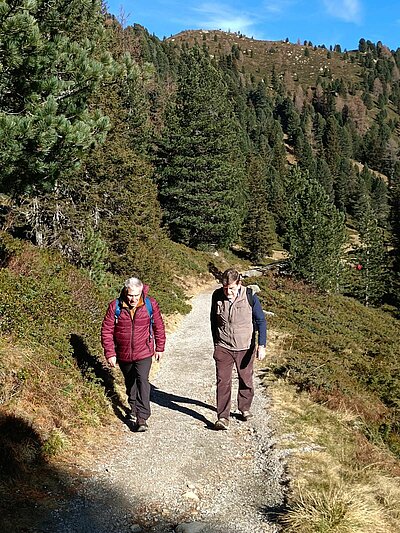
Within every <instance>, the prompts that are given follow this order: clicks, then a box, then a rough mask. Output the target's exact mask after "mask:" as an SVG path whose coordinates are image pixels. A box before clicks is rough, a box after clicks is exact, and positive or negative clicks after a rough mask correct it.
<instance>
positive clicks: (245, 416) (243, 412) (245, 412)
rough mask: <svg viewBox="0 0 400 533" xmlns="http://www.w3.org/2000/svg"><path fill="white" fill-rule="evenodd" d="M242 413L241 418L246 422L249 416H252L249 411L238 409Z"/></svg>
mask: <svg viewBox="0 0 400 533" xmlns="http://www.w3.org/2000/svg"><path fill="white" fill-rule="evenodd" d="M240 412H241V413H242V418H243V420H244V421H245V422H246V421H247V420H249V419H250V418H253V416H254V415H253V413H252V412H251V411H240Z"/></svg>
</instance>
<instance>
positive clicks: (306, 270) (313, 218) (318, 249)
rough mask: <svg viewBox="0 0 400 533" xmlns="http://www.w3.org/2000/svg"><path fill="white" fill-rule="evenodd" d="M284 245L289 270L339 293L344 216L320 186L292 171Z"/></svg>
mask: <svg viewBox="0 0 400 533" xmlns="http://www.w3.org/2000/svg"><path fill="white" fill-rule="evenodd" d="M290 178H291V182H292V187H293V189H292V190H293V194H292V196H291V198H290V202H289V215H288V223H287V225H288V232H287V245H288V250H289V253H290V263H291V268H292V269H293V271H294V272H295V273H296V274H297V275H299V276H301V277H302V278H303V279H305V280H307V281H309V282H312V283H315V284H316V285H317V286H318V287H320V288H321V289H324V290H339V288H340V283H341V272H342V266H341V258H342V254H343V251H342V249H343V245H344V243H345V225H344V215H343V214H342V213H340V212H339V211H338V210H337V209H336V207H335V206H334V205H333V204H332V202H331V200H330V198H329V196H328V195H327V194H326V192H325V190H324V188H323V187H322V185H321V184H320V183H319V182H318V181H317V180H316V179H313V178H310V177H309V176H308V175H307V174H303V173H301V172H300V171H299V170H298V169H296V168H294V169H293V170H292V173H291V176H290Z"/></svg>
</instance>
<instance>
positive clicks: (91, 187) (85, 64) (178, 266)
mask: <svg viewBox="0 0 400 533" xmlns="http://www.w3.org/2000/svg"><path fill="white" fill-rule="evenodd" d="M0 43H1V45H0V67H1V68H0V230H1V236H0V266H1V269H0V274H1V280H0V282H1V284H2V291H1V300H0V309H1V318H0V342H1V346H0V349H1V353H2V359H1V361H0V371H1V379H2V383H1V387H2V389H1V394H0V398H1V399H2V410H3V411H4V412H3V414H2V421H3V423H4V424H6V423H7V424H9V423H10V418H9V417H11V418H12V417H14V418H17V419H18V417H20V416H21V415H22V414H23V413H24V410H25V409H27V408H28V407H27V406H28V405H29V402H28V400H27V398H28V397H29V395H33V392H32V391H33V390H34V387H33V388H32V389H30V387H31V385H32V384H36V386H37V384H38V383H40V381H41V376H42V375H43V374H42V373H43V372H45V373H47V372H48V371H49V369H50V371H49V372H50V373H49V375H53V374H52V373H53V372H57V368H59V369H61V370H62V371H65V370H66V369H67V372H66V375H65V380H64V378H63V380H61V382H60V384H59V387H60V390H62V391H65V392H63V394H64V397H67V398H69V397H70V396H69V395H70V393H71V391H72V390H73V388H74V385H73V383H74V381H75V380H83V385H82V386H83V389H79V390H80V392H79V395H80V396H79V395H78V396H79V398H81V400H82V402H89V403H90V401H92V402H93V404H94V403H98V402H100V405H102V406H104V405H106V404H107V402H110V398H111V397H112V396H113V394H114V393H113V392H112V391H111V389H105V388H104V386H103V385H101V383H103V384H104V380H103V377H104V376H103V377H101V378H100V377H99V376H97V375H96V374H94V375H93V373H91V372H92V371H90V370H88V369H87V367H86V366H85V365H87V364H89V366H90V365H94V366H95V367H96V368H97V365H100V366H101V362H100V359H99V358H98V357H97V356H94V359H89V361H86V363H85V362H84V363H82V364H83V367H84V369H83V370H82V368H81V369H80V370H79V368H80V367H79V364H80V363H79V361H77V358H76V354H77V348H76V342H78V341H79V343H78V344H79V346H80V348H79V350H78V352H79V353H90V354H99V353H100V348H99V345H98V339H97V337H96V335H97V333H96V332H97V331H98V327H99V322H100V320H101V315H102V312H103V311H104V306H105V304H106V302H107V300H108V299H111V298H113V297H114V296H115V295H116V294H117V293H118V291H119V288H120V286H121V283H122V281H123V279H124V278H126V277H129V276H132V275H136V276H138V277H141V278H143V279H144V280H145V281H146V282H147V283H149V284H150V286H151V288H152V292H153V293H154V294H155V295H156V297H157V299H158V300H159V302H160V305H161V308H162V311H163V313H164V314H166V315H168V314H173V313H185V312H187V311H188V309H189V306H188V304H187V302H186V294H185V278H188V277H192V278H193V277H199V278H202V277H206V276H207V275H208V270H213V269H214V270H215V268H217V267H219V266H221V265H223V264H224V260H223V259H221V257H228V258H229V260H230V261H231V262H237V263H238V264H240V263H239V262H240V259H239V257H238V256H240V258H241V259H243V260H244V261H246V263H245V264H248V262H251V263H253V264H256V265H258V266H260V267H262V268H270V267H271V265H270V264H271V262H273V259H272V255H273V251H281V252H282V253H283V255H285V256H286V257H287V258H288V259H287V260H286V261H285V263H284V264H283V265H282V264H277V265H275V270H274V272H275V274H271V276H272V279H273V280H274V281H271V286H272V285H274V284H275V283H276V284H277V287H278V288H277V289H276V290H277V291H278V292H279V287H280V283H284V284H286V283H288V285H287V286H288V287H289V288H290V286H291V285H290V284H291V283H300V284H303V283H304V284H305V285H304V286H305V287H309V288H310V290H311V291H313V294H316V295H318V296H320V297H321V301H325V300H324V298H328V297H331V296H332V297H333V298H336V297H337V298H338V299H339V301H346V302H353V303H354V305H356V309H357V311H355V312H354V313H355V314H354V315H353V316H356V315H357V313H361V312H362V311H360V309H365V312H366V313H368V316H370V315H369V313H372V314H373V313H375V312H376V313H379V317H380V319H379V321H377V322H374V321H373V320H372V319H371V321H369V322H368V323H367V322H366V324H367V325H366V326H365V328H369V327H375V326H374V324H377V326H376V327H380V326H381V324H382V323H383V322H384V321H383V319H381V316H382V313H383V314H384V316H387V317H388V320H390V324H392V323H396V321H398V318H399V310H400V279H399V272H400V218H399V217H400V215H399V214H400V160H399V150H400V138H399V134H400V73H399V68H400V48H398V49H397V50H389V49H388V48H387V47H386V46H385V45H384V44H383V43H381V42H378V43H372V42H370V41H366V40H365V39H363V38H360V41H359V47H358V49H357V50H350V51H347V50H342V49H341V47H340V44H337V45H335V46H333V47H329V49H327V48H326V47H325V46H324V45H318V46H315V45H313V44H312V43H311V42H309V41H305V42H303V43H290V42H289V41H288V40H282V41H279V42H278V41H277V42H267V41H257V40H255V39H253V38H251V37H247V36H245V35H242V34H233V33H225V32H222V31H220V30H215V31H201V30H199V31H185V32H182V33H180V34H178V35H176V36H172V37H170V38H168V39H164V40H163V41H161V40H159V39H158V38H157V37H155V36H154V35H150V34H149V32H148V31H147V30H146V29H145V28H143V27H142V26H140V25H137V24H134V25H132V26H126V27H124V26H123V25H122V24H121V23H120V22H119V21H118V20H117V19H116V18H115V17H114V16H111V15H109V14H107V12H106V10H105V8H104V6H103V5H102V2H101V1H99V0H84V1H82V0H81V1H79V2H78V1H77V0H70V1H69V2H60V1H58V0H57V1H55V2H51V3H50V4H49V3H48V2H44V1H43V0H39V1H37V2H31V1H30V0H15V1H5V2H1V3H0ZM232 251H234V252H235V253H236V254H237V255H233V254H232ZM215 253H217V254H220V256H218V255H215ZM218 257H219V259H218ZM218 261H220V264H217V263H218ZM216 264H217V266H216ZM263 279H264V278H263ZM265 279H267V280H268V278H267V276H265ZM279 280H284V281H282V282H281V281H279ZM264 281H265V280H264ZM287 286H286V285H285V287H287ZM301 286H302V287H303V285H301ZM296 287H297V285H296ZM264 290H265V291H267V287H264ZM285 290H286V289H285ZM314 291H315V292H314ZM275 297H276V298H277V296H276V295H274V296H271V295H269V296H268V298H269V300H266V301H269V302H270V304H269V305H272V303H273V302H274V298H275ZM341 298H344V300H340V299H341ZM88 301H91V304H90V305H89V304H88ZM271 302H272V303H271ZM335 302H336V300H335ZM85 303H86V304H88V307H89V309H88V310H86V309H85ZM58 304H59V305H61V307H58ZM313 305H314V304H313ZM315 305H316V304H315ZM338 305H339V306H340V305H341V304H338ZM343 305H345V304H343ZM352 305H353V304H352ZM76 306H78V309H79V311H78V312H77V313H76V316H74V309H75V307H76ZM283 307H284V306H283ZM44 309H45V311H44ZM16 310H17V311H18V313H19V316H20V320H16V318H15V317H16V315H15V312H16ZM57 312H61V316H62V321H64V322H65V324H66V329H65V331H64V330H63V331H62V332H61V333H60V332H58V333H55V329H54V328H55V324H54V321H53V320H51V319H50V318H49V314H52V315H56V314H57ZM288 312H289V311H288V310H287V309H286V308H285V313H288ZM294 312H295V310H294V311H293V313H294ZM299 312H300V313H302V312H303V311H299ZM87 313H89V314H87ZM43 314H45V317H46V319H45V320H42V318H41V317H42V315H43ZM317 314H318V313H317ZM322 314H323V313H322ZM385 314H386V315H385ZM318 316H319V315H318ZM325 320H328V319H326V317H325V316H324V318H323V321H325ZM88 321H89V322H90V321H92V324H91V326H90V327H86V326H87V325H88ZM392 321H394V322H392ZM286 322H287V324H286V326H285V327H288V328H290V324H289V323H290V320H289V318H288V319H287V320H286V319H285V323H286ZM288 324H289V325H288ZM371 325H372V326H371ZM309 327H310V328H311V329H312V326H309ZM337 328H338V329H340V327H339V326H337ZM391 331H392V330H391ZM321 334H322V333H321ZM71 335H75V337H71ZM68 338H69V342H67V341H66V339H68ZM24 339H25V341H26V342H27V343H28V347H27V345H26V344H24ZM359 339H361V336H360V337H359ZM74 342H75V345H74ZM343 342H344V341H343ZM362 342H364V341H360V343H362ZM36 343H37V344H36ZM53 344H54V345H53ZM32 346H34V347H35V349H37V350H38V352H37V353H38V354H39V356H40V355H42V354H43V353H45V350H46V347H47V346H50V347H51V348H50V353H49V354H48V355H49V359H46V360H45V361H46V363H45V368H42V367H40V368H39V369H37V368H36V367H35V365H32V364H31V362H30V359H29V357H30V351H29V350H30V349H31V348H32ZM74 346H75V347H74ZM12 347H14V348H16V353H17V354H19V355H18V357H17V356H16V358H15V359H10V360H8V359H7V357H6V354H7V353H8V352H9V351H10V349H12ZM381 348H382V353H381V354H376V357H377V359H375V360H374V359H373V357H374V355H373V354H372V352H374V350H377V351H379V340H377V344H376V345H374V347H373V348H371V350H370V352H371V354H372V355H368V357H371V361H370V362H369V363H370V364H369V365H368V369H366V368H365V365H363V364H361V362H360V360H359V359H358V358H357V359H354V360H353V363H354V367H352V368H350V369H349V370H348V371H349V375H351V380H347V378H346V383H348V386H349V387H352V386H353V385H354V384H355V383H356V385H354V386H357V387H360V388H362V390H363V394H364V393H365V397H367V396H368V395H369V394H372V395H373V396H374V398H375V397H376V398H378V399H377V401H379V402H381V403H382V404H384V408H383V411H384V415H382V417H381V418H379V420H378V422H379V423H378V422H377V421H376V420H375V421H374V423H373V424H371V426H368V424H366V427H367V429H366V430H365V433H368V431H371V432H372V433H374V435H375V436H376V435H379V436H380V437H382V439H381V440H382V442H383V443H384V444H383V445H384V446H385V447H387V449H389V450H390V453H393V454H394V455H395V456H396V457H398V455H399V447H398V446H399V445H398V439H399V434H400V430H399V424H400V422H399V420H400V419H399V408H398V397H399V396H398V380H397V379H395V378H393V379H391V378H390V376H389V375H390V374H391V373H392V372H394V365H395V363H394V353H395V348H394V347H393V346H392V345H390V343H388V345H386V344H384V343H381ZM302 349H303V348H302V347H301V349H300V348H299V350H298V352H302ZM298 352H297V351H296V353H295V354H294V355H293V354H292V353H290V354H289V355H290V357H288V358H287V360H286V361H285V362H281V361H280V362H279V364H278V363H277V365H276V368H274V369H273V372H274V373H276V374H277V375H279V376H280V375H285V372H287V374H288V375H289V374H290V375H291V380H293V384H295V385H297V386H299V387H300V388H301V389H302V390H307V391H311V392H312V394H313V398H314V399H318V398H320V399H321V401H325V400H326V398H327V394H326V391H325V389H324V383H325V381H324V380H327V379H328V378H327V375H326V374H324V373H323V372H322V373H321V374H319V373H318V376H320V380H316V379H314V378H315V375H314V372H316V369H318V368H320V365H323V366H324V367H325V365H326V361H321V360H320V359H318V358H317V357H316V358H315V360H314V359H313V358H311V359H312V360H311V362H310V365H311V366H310V367H309V368H307V369H306V368H305V366H307V365H305V366H304V364H303V363H301V362H299V358H300V357H301V356H300V355H299V353H298ZM339 352H340V350H339ZM339 352H338V350H337V349H336V348H335V347H332V353H339ZM355 352H357V354H358V348H357V349H355ZM370 352H368V353H370ZM340 353H341V352H340ZM346 353H347V355H349V353H348V352H346ZM374 353H375V352H374ZM74 354H75V355H74ZM304 357H307V355H304ZM331 357H333V356H331V355H327V358H328V360H329V361H330V360H331ZM378 363H379V364H378ZM335 365H336V363H335ZM39 366H40V365H39ZM350 366H351V365H350ZM14 367H15V368H14ZM85 368H86V370H85ZM310 368H311V370H310ZM335 368H337V367H336V366H335ZM55 369H56V370H55ZM294 369H295V370H294ZM357 369H358V370H357ZM306 370H307V371H306ZM308 371H310V372H311V374H312V376H311V377H310V376H309V375H308V374H307V372H308ZM357 371H359V372H363V373H366V372H367V371H368V372H367V373H368V377H365V379H364V378H363V379H361V378H360V381H359V382H358V381H357V380H356V377H355V376H354V374H355V373H357ZM85 372H86V373H85ZM46 375H47V374H46ZM365 375H367V374H365ZM88 376H89V377H88ZM93 376H94V377H93ZM294 376H296V379H295V377H294ZM31 378H32V379H31ZM92 378H93V379H92ZM353 378H354V380H353ZM99 380H100V385H99ZM102 380H103V381H102ZM45 382H46V380H45ZM323 382H324V383H323ZM46 383H47V382H46ZM360 383H361V385H360ZM336 385H337V387H338V388H339V389H340V387H341V386H342V385H341V382H340V381H339V382H338V383H336ZM98 386H100V389H99V388H98ZM101 387H103V388H101ZM380 388H382V390H381V392H379V391H378V389H380ZM318 391H319V392H320V395H319V393H318ZM365 391H367V392H365ZM24 394H26V396H24ZM92 395H93V396H92ZM21 398H24V400H23V401H22V403H21V404H20V406H19V403H18V402H19V401H20V399H21ZM99 398H101V399H99ZM89 400H90V401H89ZM47 401H48V396H47V393H46V391H45V390H44V391H43V403H45V402H47ZM74 401H75V400H74ZM76 402H77V403H76V404H74V406H72V407H71V405H70V404H68V409H69V408H71V409H72V410H73V412H74V413H75V414H76V413H77V412H78V413H80V414H79V417H80V419H82V420H88V419H91V420H92V422H93V420H94V422H93V425H96V424H103V423H106V422H105V420H103V418H102V417H101V416H100V414H99V413H98V411H97V410H96V409H95V408H94V406H93V409H92V408H90V409H89V412H86V411H85V410H83V411H82V412H81V403H80V401H78V400H76ZM102 402H104V403H102ZM72 403H74V402H72ZM28 409H29V408H28ZM39 411H40V413H41V415H40V416H43V419H46V416H47V415H46V413H45V412H44V411H43V413H42V411H41V410H40V409H39ZM30 415H32V413H30ZM48 420H50V421H49V422H48V423H45V424H43V435H41V437H40V439H39V440H38V442H39V441H40V443H41V444H40V446H44V448H43V449H46V443H48V444H47V448H48V449H49V450H50V452H49V454H48V455H51V453H52V451H51V450H53V448H52V446H53V447H54V449H55V450H57V449H58V448H60V449H61V448H62V441H63V437H62V436H61V437H60V434H59V433H57V432H55V433H54V431H53V429H54V428H57V427H61V428H62V432H63V433H65V434H67V433H68V432H69V431H70V429H69V428H68V424H64V422H65V421H64V422H62V421H61V422H60V420H58V419H57V416H56V415H55V413H52V414H51V416H49V418H48ZM14 421H15V420H14ZM84 423H85V422H82V425H84ZM7 427H8V426H7ZM371 427H372V428H373V430H371ZM77 428H78V429H79V428H81V425H80V423H78V424H77ZM36 430H37V431H39V428H37V429H35V431H36ZM74 431H75V428H73V429H71V431H70V432H71V440H74V438H75V436H74V435H75V434H74ZM77 431H78V430H77ZM11 433H12V431H11V432H10V434H11ZM5 434H6V433H5ZM7 442H8V441H7ZM7 442H5V443H3V448H6V447H7V446H8V445H9V444H8V443H7ZM52 443H53V444H52ZM40 446H39V447H40ZM7 449H9V450H11V449H12V446H11V447H9V448H7ZM10 453H11V452H10Z"/></svg>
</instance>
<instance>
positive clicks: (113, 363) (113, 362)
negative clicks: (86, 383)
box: [107, 355, 117, 368]
mask: <svg viewBox="0 0 400 533" xmlns="http://www.w3.org/2000/svg"><path fill="white" fill-rule="evenodd" d="M107 363H108V366H111V367H112V368H114V367H115V366H117V358H116V357H115V355H114V357H109V358H108V359H107Z"/></svg>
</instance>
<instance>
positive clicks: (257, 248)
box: [242, 155, 277, 262]
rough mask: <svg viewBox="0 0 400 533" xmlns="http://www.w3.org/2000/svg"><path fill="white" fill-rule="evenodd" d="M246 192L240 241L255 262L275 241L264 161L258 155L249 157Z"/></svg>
mask: <svg viewBox="0 0 400 533" xmlns="http://www.w3.org/2000/svg"><path fill="white" fill-rule="evenodd" d="M248 192H249V197H248V208H247V215H246V218H245V221H244V229H243V238H242V241H243V244H244V245H245V246H246V247H247V248H248V249H249V251H250V259H251V260H252V261H255V262H256V261H260V259H262V258H263V257H264V256H265V255H266V254H267V253H268V252H270V251H271V250H272V247H273V245H274V244H275V243H276V242H277V237H276V233H275V223H274V219H273V217H272V215H271V214H270V212H269V211H268V205H267V197H266V169H265V163H264V162H263V160H262V159H261V157H260V156H255V155H252V156H251V157H250V159H249V164H248Z"/></svg>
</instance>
